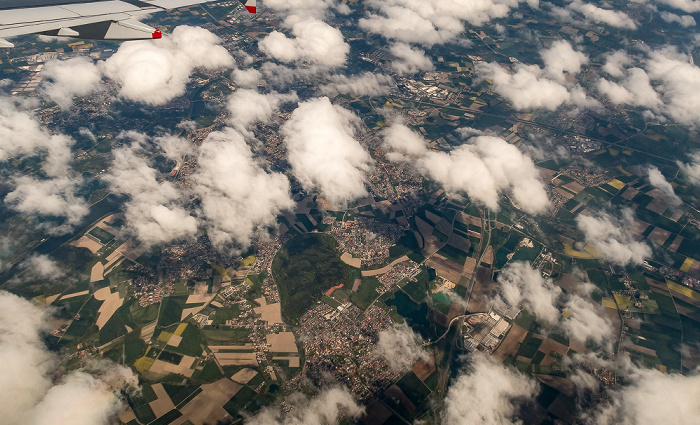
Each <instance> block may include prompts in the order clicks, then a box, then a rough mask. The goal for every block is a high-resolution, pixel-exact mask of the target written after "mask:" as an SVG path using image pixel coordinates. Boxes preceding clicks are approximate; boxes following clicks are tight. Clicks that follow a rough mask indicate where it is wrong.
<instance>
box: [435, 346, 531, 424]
mask: <svg viewBox="0 0 700 425" xmlns="http://www.w3.org/2000/svg"><path fill="white" fill-rule="evenodd" d="M469 360H470V364H469V366H467V370H466V371H465V372H464V373H462V374H460V375H459V376H458V377H457V378H456V379H455V380H454V381H453V383H452V385H451V386H450V388H449V389H448V390H447V395H446V396H445V401H444V403H445V409H444V412H443V418H442V419H443V420H442V422H443V423H444V424H450V425H472V424H481V425H513V424H520V423H522V422H521V421H520V420H519V419H518V417H517V415H518V407H519V406H520V404H521V403H523V402H526V401H529V400H530V399H532V398H533V397H534V396H535V395H536V394H537V391H538V385H537V383H536V381H535V380H533V379H531V378H530V377H528V376H527V375H524V374H522V373H520V372H518V371H517V370H515V369H510V368H508V367H506V366H503V365H501V364H498V363H496V362H495V361H494V360H492V359H491V358H490V357H488V356H486V355H485V354H482V353H479V352H476V353H474V354H472V355H471V356H470V358H469Z"/></svg>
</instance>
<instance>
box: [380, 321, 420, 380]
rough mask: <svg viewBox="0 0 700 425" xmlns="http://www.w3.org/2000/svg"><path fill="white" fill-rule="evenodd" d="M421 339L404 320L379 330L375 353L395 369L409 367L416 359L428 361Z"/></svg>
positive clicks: (399, 369)
mask: <svg viewBox="0 0 700 425" xmlns="http://www.w3.org/2000/svg"><path fill="white" fill-rule="evenodd" d="M422 342H423V339H422V338H421V337H420V335H418V334H417V333H415V332H414V331H413V330H412V329H411V328H410V327H409V326H408V325H407V324H406V323H405V322H404V323H402V324H401V325H395V326H393V327H391V328H388V329H385V330H383V331H381V332H379V340H378V341H377V346H376V348H375V350H376V354H377V355H379V356H381V357H383V358H384V359H386V361H387V362H388V363H389V367H391V368H392V369H393V370H395V371H402V370H406V369H408V368H410V367H411V366H413V364H414V363H416V362H417V361H418V360H425V361H430V360H431V358H430V356H429V355H428V352H427V351H425V350H424V349H423V348H422V347H421V344H422Z"/></svg>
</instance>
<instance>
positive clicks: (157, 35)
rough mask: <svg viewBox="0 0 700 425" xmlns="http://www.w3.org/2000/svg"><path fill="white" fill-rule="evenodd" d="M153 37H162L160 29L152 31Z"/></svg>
mask: <svg viewBox="0 0 700 425" xmlns="http://www.w3.org/2000/svg"><path fill="white" fill-rule="evenodd" d="M153 38H163V33H162V32H160V30H155V31H153Z"/></svg>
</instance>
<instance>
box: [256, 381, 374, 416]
mask: <svg viewBox="0 0 700 425" xmlns="http://www.w3.org/2000/svg"><path fill="white" fill-rule="evenodd" d="M285 405H286V406H289V407H290V409H289V410H288V411H282V410H281V409H279V408H273V407H267V408H264V409H263V410H262V411H261V412H260V413H258V414H257V415H255V416H253V417H252V418H250V419H249V420H247V421H246V424H247V425H278V424H279V425H282V424H284V425H333V424H338V422H339V420H340V418H341V417H344V418H354V419H357V418H359V417H360V416H361V415H362V413H363V412H364V408H363V407H361V406H359V405H358V404H357V403H356V402H355V400H354V399H353V396H352V393H351V392H350V391H348V390H347V389H346V388H331V389H327V390H322V391H321V392H320V393H318V394H317V395H316V396H314V397H312V398H311V399H310V400H309V399H307V398H306V397H305V396H304V395H303V394H299V393H297V394H294V395H292V396H290V397H287V398H286V399H285ZM285 410H286V409H285Z"/></svg>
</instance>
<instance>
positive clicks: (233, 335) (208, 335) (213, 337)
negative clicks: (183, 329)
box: [188, 326, 250, 345]
mask: <svg viewBox="0 0 700 425" xmlns="http://www.w3.org/2000/svg"><path fill="white" fill-rule="evenodd" d="M188 328H189V326H188ZM202 334H203V335H204V339H205V340H206V341H207V342H208V343H209V344H211V345H223V344H224V343H233V344H243V343H246V342H248V335H250V331H249V330H248V329H244V328H240V329H235V328H234V329H213V328H211V329H207V328H205V329H203V330H202Z"/></svg>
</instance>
